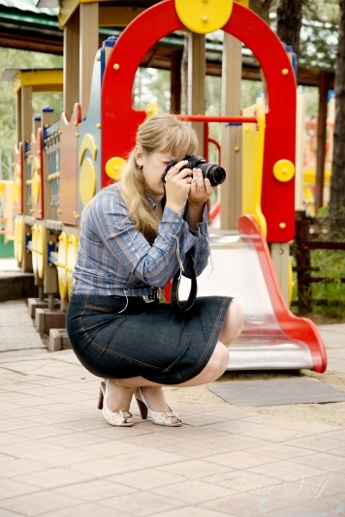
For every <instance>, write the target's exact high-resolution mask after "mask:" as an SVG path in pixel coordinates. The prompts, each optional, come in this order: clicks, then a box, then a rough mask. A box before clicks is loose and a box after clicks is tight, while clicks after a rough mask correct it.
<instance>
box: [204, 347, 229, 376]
mask: <svg viewBox="0 0 345 517" xmlns="http://www.w3.org/2000/svg"><path fill="white" fill-rule="evenodd" d="M228 364H229V351H228V349H227V348H226V347H225V346H224V345H223V343H221V342H219V341H218V343H217V345H216V347H215V349H214V352H213V354H212V355H211V357H210V360H209V362H208V363H207V366H206V368H205V370H204V372H205V373H207V374H208V375H209V380H208V382H210V381H214V380H216V379H219V377H221V376H222V375H223V373H224V372H225V370H226V369H227V367H228Z"/></svg>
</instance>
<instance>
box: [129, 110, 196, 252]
mask: <svg viewBox="0 0 345 517" xmlns="http://www.w3.org/2000/svg"><path fill="white" fill-rule="evenodd" d="M136 144H137V145H139V146H140V147H141V148H142V150H143V152H144V154H147V155H149V154H151V153H154V152H158V153H168V154H171V155H172V156H176V155H183V156H188V155H191V154H195V153H196V152H197V148H198V139H197V136H196V133H195V131H194V130H193V129H192V128H191V127H190V126H189V125H188V124H187V123H186V122H183V121H181V120H179V119H177V118H176V117H174V116H173V115H171V114H169V113H158V114H156V115H152V116H151V117H149V118H147V119H146V120H145V121H144V122H143V123H142V124H141V125H140V126H139V129H138V132H137V138H136ZM120 185H121V192H122V197H123V199H124V201H125V203H126V205H127V208H128V215H129V217H130V218H131V219H132V221H133V222H134V224H135V226H136V227H137V229H138V230H139V231H140V232H141V233H142V234H143V235H144V236H145V238H146V239H147V240H148V241H149V242H150V243H151V244H152V242H153V241H154V239H155V237H156V235H157V230H158V223H157V220H156V219H155V218H154V216H153V209H152V206H151V204H150V202H149V200H148V199H147V196H146V194H145V187H146V185H145V180H144V175H143V174H142V171H141V169H140V168H139V167H138V165H137V164H136V160H135V154H134V150H133V151H132V152H131V154H130V156H129V159H128V161H127V163H126V165H125V166H124V168H123V170H122V173H121V180H120Z"/></svg>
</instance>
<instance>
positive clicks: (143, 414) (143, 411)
mask: <svg viewBox="0 0 345 517" xmlns="http://www.w3.org/2000/svg"><path fill="white" fill-rule="evenodd" d="M135 398H136V401H137V403H138V407H139V411H140V415H141V418H142V419H143V420H146V419H147V406H146V404H145V402H143V401H142V400H140V399H139V398H138V397H135Z"/></svg>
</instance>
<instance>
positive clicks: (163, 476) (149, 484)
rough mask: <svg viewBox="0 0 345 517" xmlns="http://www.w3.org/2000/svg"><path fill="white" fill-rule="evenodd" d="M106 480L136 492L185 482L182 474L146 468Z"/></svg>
mask: <svg viewBox="0 0 345 517" xmlns="http://www.w3.org/2000/svg"><path fill="white" fill-rule="evenodd" d="M108 480H109V481H114V482H115V481H119V482H121V483H122V484H124V485H126V486H131V487H133V488H136V489H138V490H152V489H154V488H157V487H160V486H164V485H169V484H172V483H178V482H179V483H182V482H184V481H185V477H184V475H183V472H181V474H175V473H173V472H165V471H163V470H162V469H160V468H147V469H142V470H136V471H134V472H124V473H122V474H121V478H120V479H119V478H118V476H112V477H109V478H108Z"/></svg>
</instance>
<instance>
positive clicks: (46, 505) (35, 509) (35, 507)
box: [0, 490, 80, 517]
mask: <svg viewBox="0 0 345 517" xmlns="http://www.w3.org/2000/svg"><path fill="white" fill-rule="evenodd" d="M76 504H80V501H79V500H78V499H77V498H75V497H70V496H67V495H63V494H57V493H54V492H52V491H49V490H41V491H37V492H33V493H31V494H25V495H21V496H19V497H10V498H8V499H3V500H2V501H1V503H0V515H1V516H2V513H1V511H2V509H4V510H9V511H12V512H14V514H15V513H16V512H17V515H21V516H24V517H34V516H36V515H40V514H43V515H44V514H45V513H46V512H55V511H57V510H59V509H62V508H70V507H73V506H74V505H76Z"/></svg>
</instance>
